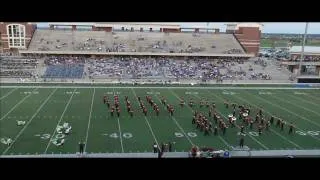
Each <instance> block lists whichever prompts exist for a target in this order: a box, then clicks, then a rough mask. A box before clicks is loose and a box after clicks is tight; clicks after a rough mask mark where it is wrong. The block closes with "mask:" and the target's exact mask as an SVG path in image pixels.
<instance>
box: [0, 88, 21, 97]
mask: <svg viewBox="0 0 320 180" xmlns="http://www.w3.org/2000/svg"><path fill="white" fill-rule="evenodd" d="M17 89H18V87H16V88H14V89H12V90H11V91H9V92H8V93H7V94H5V95H4V96H2V97H1V98H0V100H2V99H3V98H6V97H7V96H9V95H10V94H11V93H13V91H15V90H17Z"/></svg>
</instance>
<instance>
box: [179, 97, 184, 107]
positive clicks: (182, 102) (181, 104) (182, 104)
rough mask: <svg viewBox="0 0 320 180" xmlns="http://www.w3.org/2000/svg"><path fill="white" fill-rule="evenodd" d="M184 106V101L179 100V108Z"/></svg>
mask: <svg viewBox="0 0 320 180" xmlns="http://www.w3.org/2000/svg"><path fill="white" fill-rule="evenodd" d="M184 104H185V103H184V99H183V98H181V100H180V106H181V107H183V106H184Z"/></svg>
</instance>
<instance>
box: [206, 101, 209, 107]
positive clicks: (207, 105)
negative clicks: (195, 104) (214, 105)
mask: <svg viewBox="0 0 320 180" xmlns="http://www.w3.org/2000/svg"><path fill="white" fill-rule="evenodd" d="M209 106H210V104H209V101H208V100H207V101H206V107H207V108H208V107H209Z"/></svg>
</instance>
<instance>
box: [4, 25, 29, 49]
mask: <svg viewBox="0 0 320 180" xmlns="http://www.w3.org/2000/svg"><path fill="white" fill-rule="evenodd" d="M7 30H8V39H9V47H18V48H19V47H25V26H24V25H20V24H12V25H8V26H7Z"/></svg>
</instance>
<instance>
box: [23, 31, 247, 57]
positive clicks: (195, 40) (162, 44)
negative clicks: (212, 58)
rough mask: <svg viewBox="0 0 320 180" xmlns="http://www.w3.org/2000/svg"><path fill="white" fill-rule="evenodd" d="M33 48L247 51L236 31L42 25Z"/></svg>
mask: <svg viewBox="0 0 320 180" xmlns="http://www.w3.org/2000/svg"><path fill="white" fill-rule="evenodd" d="M28 50H30V51H91V52H154V53H155V52H157V53H173V52H174V53H225V54H235V53H237V54H243V53H244V50H243V49H242V47H241V45H240V44H239V43H238V42H237V40H236V39H235V37H234V36H233V35H232V34H198V35H194V34H192V33H160V32H103V31H66V30H43V29H38V30H36V32H35V33H34V36H33V39H32V41H31V43H30V45H29V48H28Z"/></svg>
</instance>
